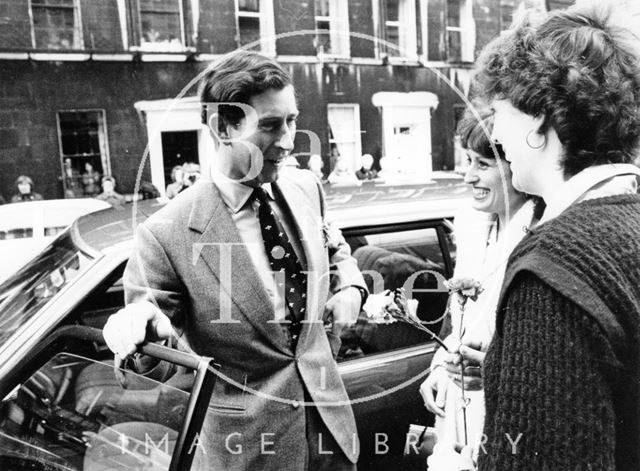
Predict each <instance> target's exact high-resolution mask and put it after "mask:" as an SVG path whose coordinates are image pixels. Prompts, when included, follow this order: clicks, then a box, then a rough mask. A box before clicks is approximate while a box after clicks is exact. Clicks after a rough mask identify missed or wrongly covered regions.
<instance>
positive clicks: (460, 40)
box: [446, 0, 476, 62]
mask: <svg viewBox="0 0 640 471" xmlns="http://www.w3.org/2000/svg"><path fill="white" fill-rule="evenodd" d="M446 37H447V58H448V60H449V61H452V62H473V61H474V49H475V37H476V32H475V22H474V20H473V10H472V3H471V0H447V26H446Z"/></svg>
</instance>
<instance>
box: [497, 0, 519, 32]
mask: <svg viewBox="0 0 640 471" xmlns="http://www.w3.org/2000/svg"><path fill="white" fill-rule="evenodd" d="M515 3H516V0H500V31H505V30H507V29H508V28H509V26H510V25H511V22H512V21H513V13H514V10H515Z"/></svg>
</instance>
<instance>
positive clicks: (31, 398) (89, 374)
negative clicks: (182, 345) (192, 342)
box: [0, 353, 193, 471]
mask: <svg viewBox="0 0 640 471" xmlns="http://www.w3.org/2000/svg"><path fill="white" fill-rule="evenodd" d="M163 365H168V364H167V363H161V364H159V365H158V366H162V367H164V368H166V366H163ZM118 372H119V376H118V377H116V375H115V374H114V369H113V365H112V364H109V363H107V362H104V363H103V362H100V361H95V360H91V359H89V358H86V357H83V356H80V355H75V354H69V353H58V354H56V355H54V356H53V357H52V358H51V359H50V360H49V361H48V362H47V363H46V364H45V365H44V366H42V367H41V368H39V369H38V370H37V371H35V372H34V373H33V374H32V375H31V376H30V377H29V378H28V379H27V380H26V381H24V382H23V383H22V384H20V385H19V386H18V387H17V388H16V389H14V390H13V392H12V393H11V394H9V396H7V397H6V398H5V399H4V400H3V401H2V403H1V404H0V437H1V438H0V450H1V451H0V454H1V455H2V457H3V458H2V460H4V462H5V465H9V464H10V463H12V464H13V466H8V467H7V468H6V469H42V470H44V469H69V470H87V471H89V470H90V471H93V470H98V469H150V470H154V471H155V470H157V471H160V470H165V469H168V467H169V463H170V460H171V453H172V452H173V447H174V445H175V443H176V439H177V437H178V432H179V430H180V426H181V423H182V419H183V417H184V415H185V411H186V407H187V403H188V400H189V394H188V393H187V392H185V391H182V390H179V389H177V388H174V387H172V386H171V385H169V384H162V383H159V382H157V381H154V380H152V379H149V378H148V377H144V376H141V375H138V374H135V373H132V372H131V371H126V370H118ZM182 374H185V375H187V376H190V378H191V381H192V380H193V374H192V373H189V372H186V371H185V372H183V373H182ZM7 460H9V461H7ZM3 469H5V468H4V466H3Z"/></svg>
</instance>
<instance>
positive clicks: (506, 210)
mask: <svg viewBox="0 0 640 471" xmlns="http://www.w3.org/2000/svg"><path fill="white" fill-rule="evenodd" d="M492 126H493V113H492V112H491V110H490V109H489V108H488V107H487V106H484V105H482V104H478V103H476V104H475V105H474V106H473V107H470V108H468V109H467V111H466V113H465V115H464V117H463V118H462V120H461V121H460V123H459V124H458V135H459V136H460V141H461V144H462V147H463V148H464V150H465V152H466V154H467V157H468V162H469V166H468V170H467V173H466V175H465V182H466V183H467V184H469V185H471V187H472V192H473V199H472V202H471V206H470V207H468V208H464V209H463V210H462V211H461V212H460V213H459V214H458V215H457V217H456V218H455V221H454V227H455V230H454V235H455V238H456V242H457V259H456V267H455V271H454V278H459V279H462V278H472V279H475V280H477V281H480V282H481V284H482V287H483V289H484V291H483V292H482V293H481V294H480V296H479V297H478V298H477V300H476V301H468V302H467V304H466V307H465V311H464V316H463V315H462V313H461V311H460V308H459V304H458V298H457V296H458V294H453V295H452V298H451V299H450V304H449V306H450V311H449V312H450V318H448V319H446V321H445V326H449V329H448V330H449V331H450V332H451V333H450V334H449V335H448V336H447V337H446V339H445V342H446V344H447V345H448V347H449V350H450V351H451V352H452V353H451V354H447V352H446V351H445V350H444V348H440V349H438V351H437V352H436V354H435V355H434V358H433V361H432V363H431V373H430V374H429V376H428V378H427V379H426V380H425V381H424V382H423V383H422V385H421V387H420V393H421V394H422V396H423V398H424V400H425V405H426V407H427V409H428V410H429V411H431V412H433V413H434V414H435V415H436V430H437V435H438V440H437V445H436V446H435V448H434V452H433V454H432V455H431V456H430V457H429V458H428V464H429V470H430V471H441V470H457V469H459V468H458V467H457V466H456V465H457V463H456V462H457V461H458V460H460V457H459V456H457V453H456V449H459V448H460V447H461V446H462V445H465V425H464V419H463V406H464V405H465V404H464V400H463V398H462V389H461V388H460V386H459V382H460V376H459V375H458V374H457V365H456V364H454V363H453V362H454V361H455V360H456V359H457V357H458V356H457V354H455V353H454V352H455V351H456V349H457V348H458V345H460V342H461V341H462V342H464V343H465V345H470V346H473V347H474V348H476V349H478V350H480V351H486V349H487V348H488V346H489V343H490V342H491V339H492V338H493V335H494V325H495V316H496V304H497V302H498V295H499V293H500V287H501V286H502V280H503V277H504V271H505V267H506V264H507V259H508V257H509V254H510V253H511V251H512V250H513V248H514V247H515V246H516V245H517V244H518V242H520V240H521V239H522V238H523V237H524V235H525V230H526V228H528V227H530V226H531V225H532V223H533V222H535V217H534V202H533V201H530V200H529V201H528V200H527V198H526V196H525V195H524V194H523V193H521V192H519V191H517V190H515V189H514V187H513V185H512V184H511V169H510V167H509V163H508V162H507V161H506V160H505V155H504V152H503V151H502V148H501V147H500V146H494V145H492V144H491V141H490V139H489V134H488V132H491V129H492ZM461 321H462V325H461ZM445 330H447V329H445ZM465 373H467V372H465ZM472 375H473V376H472ZM468 376H469V377H470V378H471V377H473V380H474V381H473V382H472V383H471V382H470V384H467V386H466V391H465V396H466V400H467V401H468V402H467V404H466V437H468V438H467V444H469V445H470V446H471V448H472V450H473V454H474V455H475V456H476V457H477V454H478V451H479V446H480V443H481V442H482V429H483V426H484V412H485V410H484V392H483V390H482V382H481V378H480V369H478V368H474V369H472V370H470V371H469V372H468Z"/></svg>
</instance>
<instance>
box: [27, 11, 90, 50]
mask: <svg viewBox="0 0 640 471" xmlns="http://www.w3.org/2000/svg"><path fill="white" fill-rule="evenodd" d="M31 22H32V42H33V47H34V48H38V49H82V47H83V44H82V28H81V27H80V24H81V23H80V8H79V6H78V1H77V0H32V1H31Z"/></svg>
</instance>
